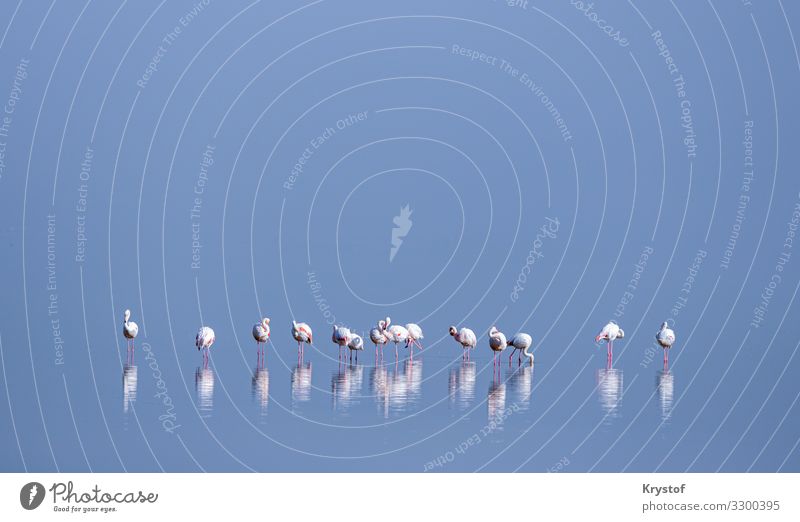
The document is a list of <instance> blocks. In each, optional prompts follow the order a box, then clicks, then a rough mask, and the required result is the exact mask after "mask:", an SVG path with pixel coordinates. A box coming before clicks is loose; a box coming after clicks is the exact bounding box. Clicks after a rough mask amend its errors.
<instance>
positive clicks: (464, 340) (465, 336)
mask: <svg viewBox="0 0 800 522" xmlns="http://www.w3.org/2000/svg"><path fill="white" fill-rule="evenodd" d="M450 335H452V336H453V339H455V340H456V342H457V343H458V344H460V345H461V346H462V347H463V348H464V350H467V351H465V352H464V353H463V354H462V357H464V356H465V355H466V358H467V359H469V349H470V348H475V345H476V344H478V338H477V337H475V332H473V331H472V330H470V329H469V328H462V329H461V330H457V329H456V327H455V326H451V327H450Z"/></svg>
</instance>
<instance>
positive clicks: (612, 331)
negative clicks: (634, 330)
mask: <svg viewBox="0 0 800 522" xmlns="http://www.w3.org/2000/svg"><path fill="white" fill-rule="evenodd" d="M623 337H625V332H624V331H623V330H622V328H620V327H619V325H618V324H617V323H615V322H614V321H609V322H608V324H606V325H605V326H604V327H603V329H602V330H600V333H599V334H597V337H595V338H594V342H596V343H597V342H600V341H601V340H605V341H607V345H606V348H607V351H608V358H609V359H611V357H612V355H613V353H614V340H615V339H622V338H623Z"/></svg>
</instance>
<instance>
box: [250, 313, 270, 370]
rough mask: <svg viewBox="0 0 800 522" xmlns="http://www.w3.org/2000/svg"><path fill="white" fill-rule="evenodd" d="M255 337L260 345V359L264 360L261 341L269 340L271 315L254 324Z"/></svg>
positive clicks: (258, 345) (257, 344)
mask: <svg viewBox="0 0 800 522" xmlns="http://www.w3.org/2000/svg"><path fill="white" fill-rule="evenodd" d="M253 339H255V340H256V346H257V347H258V360H259V361H262V360H263V357H264V349H263V348H262V347H261V343H266V342H267V341H268V340H269V317H265V318H263V319H261V322H260V323H256V324H255V325H253Z"/></svg>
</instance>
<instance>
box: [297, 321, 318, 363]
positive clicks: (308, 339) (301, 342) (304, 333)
mask: <svg viewBox="0 0 800 522" xmlns="http://www.w3.org/2000/svg"><path fill="white" fill-rule="evenodd" d="M312 335H313V333H312V332H311V327H310V326H308V325H307V324H306V323H298V322H297V321H295V320H292V337H294V340H295V341H297V358H298V359H300V360H302V359H303V355H304V352H305V344H306V343H308V344H312V343H313V342H314V341H313V338H312Z"/></svg>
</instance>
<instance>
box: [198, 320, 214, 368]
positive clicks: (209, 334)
mask: <svg viewBox="0 0 800 522" xmlns="http://www.w3.org/2000/svg"><path fill="white" fill-rule="evenodd" d="M214 341H216V337H215V336H214V330H212V329H211V328H210V327H208V326H201V327H200V329H199V330H198V331H197V335H196V336H195V338H194V345H195V346H197V350H198V351H200V350H202V351H203V367H208V351H209V350H210V349H211V345H212V344H214Z"/></svg>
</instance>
